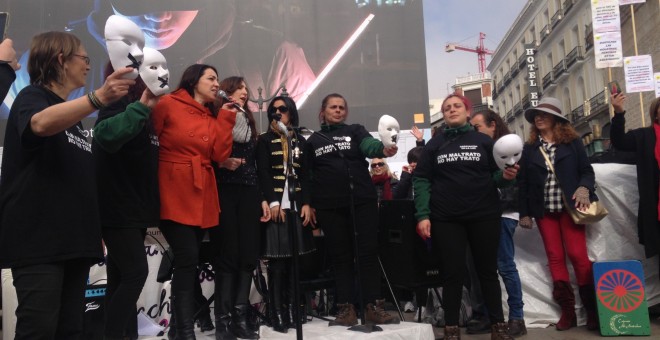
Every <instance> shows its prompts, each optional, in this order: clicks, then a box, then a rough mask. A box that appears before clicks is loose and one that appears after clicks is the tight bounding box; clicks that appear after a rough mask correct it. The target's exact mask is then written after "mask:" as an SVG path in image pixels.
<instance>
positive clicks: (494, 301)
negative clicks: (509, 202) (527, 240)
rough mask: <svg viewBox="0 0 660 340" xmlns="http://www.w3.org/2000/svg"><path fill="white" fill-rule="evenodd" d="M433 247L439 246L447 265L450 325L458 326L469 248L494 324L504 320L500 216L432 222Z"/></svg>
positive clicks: (444, 293) (444, 291)
mask: <svg viewBox="0 0 660 340" xmlns="http://www.w3.org/2000/svg"><path fill="white" fill-rule="evenodd" d="M431 240H432V242H433V247H437V248H436V249H440V252H441V254H442V262H443V268H444V279H445V282H444V285H443V289H442V299H443V300H444V307H445V322H446V325H447V326H457V325H458V315H459V312H460V308H461V297H462V295H463V282H464V279H465V274H466V266H465V261H466V250H467V246H468V244H469V246H470V250H472V256H473V260H474V267H475V269H476V272H477V276H478V277H479V283H480V284H481V290H482V292H483V297H484V301H485V302H486V308H487V309H488V314H489V316H490V322H491V323H497V322H504V314H503V313H502V291H501V290H500V281H499V278H498V276H497V251H498V248H499V240H500V217H499V216H494V217H493V218H484V219H480V220H460V221H438V220H432V221H431Z"/></svg>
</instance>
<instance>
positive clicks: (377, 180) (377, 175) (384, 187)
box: [369, 158, 399, 202]
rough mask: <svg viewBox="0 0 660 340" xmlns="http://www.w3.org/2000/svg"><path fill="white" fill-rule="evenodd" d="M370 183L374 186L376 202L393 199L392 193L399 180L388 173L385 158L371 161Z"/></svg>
mask: <svg viewBox="0 0 660 340" xmlns="http://www.w3.org/2000/svg"><path fill="white" fill-rule="evenodd" d="M369 173H370V174H371V181H372V182H373V183H374V185H375V186H376V193H377V194H378V202H380V201H382V200H391V199H392V198H394V191H395V189H394V188H396V186H397V185H398V184H399V179H398V178H396V175H395V174H393V173H392V171H390V166H389V165H387V161H386V160H385V158H373V159H371V171H370V172H369Z"/></svg>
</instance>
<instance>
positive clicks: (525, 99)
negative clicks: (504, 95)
mask: <svg viewBox="0 0 660 340" xmlns="http://www.w3.org/2000/svg"><path fill="white" fill-rule="evenodd" d="M520 102H521V103H522V109H523V110H527V109H528V108H529V107H530V106H532V101H531V100H530V98H529V93H528V94H526V95H525V96H524V97H523V98H522V100H520Z"/></svg>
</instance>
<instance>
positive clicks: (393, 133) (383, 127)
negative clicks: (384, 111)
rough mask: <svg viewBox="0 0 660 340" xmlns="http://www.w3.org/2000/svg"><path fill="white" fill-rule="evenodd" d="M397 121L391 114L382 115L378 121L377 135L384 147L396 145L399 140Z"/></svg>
mask: <svg viewBox="0 0 660 340" xmlns="http://www.w3.org/2000/svg"><path fill="white" fill-rule="evenodd" d="M399 130H401V129H400V128H399V122H397V121H396V119H394V117H392V116H388V115H383V116H382V117H380V120H379V121H378V135H380V140H381V142H383V145H385V147H386V148H389V147H391V146H393V145H396V142H397V141H399Z"/></svg>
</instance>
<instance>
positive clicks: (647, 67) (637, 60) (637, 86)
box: [623, 55, 655, 93]
mask: <svg viewBox="0 0 660 340" xmlns="http://www.w3.org/2000/svg"><path fill="white" fill-rule="evenodd" d="M623 71H624V73H625V74H626V90H627V92H628V93H633V92H644V91H653V90H655V80H654V78H653V60H652V59H651V56H650V55H640V56H634V57H625V58H624V60H623Z"/></svg>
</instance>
